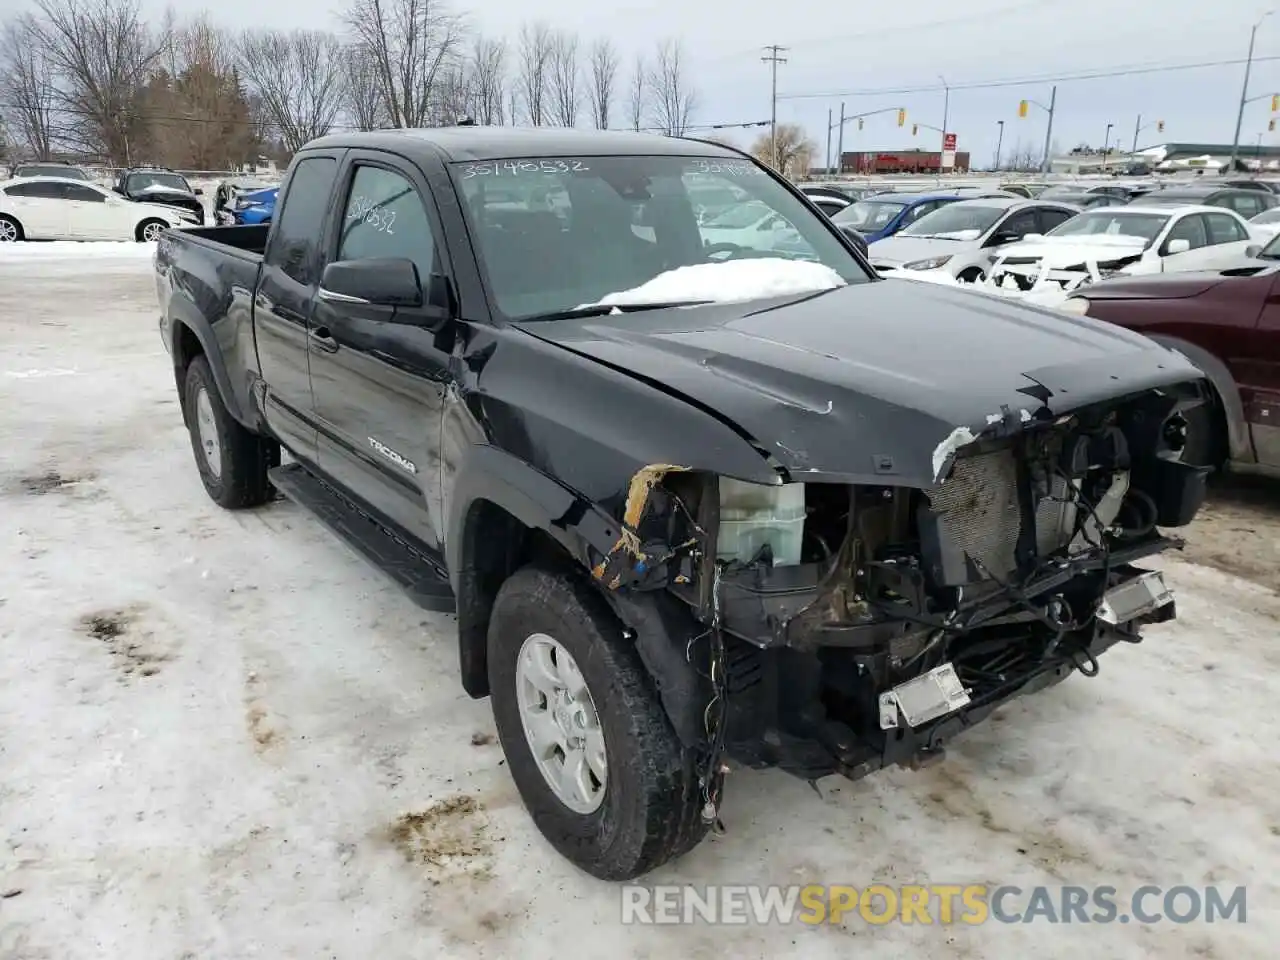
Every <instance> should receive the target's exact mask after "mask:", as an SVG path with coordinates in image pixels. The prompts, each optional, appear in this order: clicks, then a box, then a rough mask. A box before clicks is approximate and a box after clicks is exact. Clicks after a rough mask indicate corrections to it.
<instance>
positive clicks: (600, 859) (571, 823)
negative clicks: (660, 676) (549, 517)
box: [488, 566, 707, 880]
mask: <svg viewBox="0 0 1280 960" xmlns="http://www.w3.org/2000/svg"><path fill="white" fill-rule="evenodd" d="M488 645H489V658H488V659H489V689H490V697H491V698H492V701H493V715H494V720H495V721H496V723H497V727H498V736H499V739H500V740H501V741H502V748H503V751H504V752H505V753H506V756H507V764H508V767H509V769H510V770H511V776H512V778H513V779H514V780H515V783H516V788H517V789H518V790H519V791H520V797H521V799H522V800H523V801H524V805H525V807H526V808H527V809H528V811H529V813H530V815H531V816H532V817H533V821H534V823H535V824H536V825H537V827H538V829H539V830H540V831H542V834H543V836H545V837H546V838H547V840H548V841H550V843H551V845H552V846H553V847H555V848H556V850H558V851H559V852H560V853H561V854H562V855H563V856H564V857H566V858H567V859H569V860H570V861H572V862H573V863H575V864H576V865H577V866H579V867H581V868H582V869H583V870H585V871H586V872H587V873H589V874H591V875H593V876H596V877H599V878H601V879H603V880H630V879H632V878H634V877H638V876H640V875H641V874H644V873H647V872H648V871H650V870H652V869H654V868H655V867H657V866H658V865H660V864H662V863H665V862H666V861H667V860H670V859H672V858H673V857H677V856H679V855H681V854H683V853H685V852H686V851H688V850H690V849H692V848H693V847H694V846H695V845H696V844H697V843H698V841H700V840H701V839H702V838H703V836H705V834H706V832H707V824H706V823H704V822H703V820H702V817H701V807H702V804H701V800H700V793H699V789H698V778H697V774H696V772H695V771H694V766H693V763H692V759H691V757H690V755H689V753H688V751H686V750H684V749H683V748H682V746H681V744H680V742H679V740H678V739H677V738H676V735H675V731H674V730H673V729H672V727H671V723H670V721H669V720H668V719H667V716H666V714H665V713H664V712H663V709H662V706H661V704H660V703H659V701H658V697H657V695H656V693H655V691H654V689H653V684H652V682H651V680H650V678H649V676H648V674H647V673H646V671H645V669H644V666H643V664H642V663H641V662H640V658H639V655H638V654H637V652H636V649H635V646H634V644H633V642H632V641H631V640H630V639H628V637H627V636H626V635H625V633H624V630H623V627H622V624H620V623H619V622H618V620H617V618H616V617H614V615H613V613H612V611H610V610H609V608H608V606H607V605H606V604H605V603H604V601H603V599H602V598H601V597H599V596H598V595H597V594H596V593H595V592H594V591H593V590H592V588H591V587H590V586H589V585H588V584H586V583H583V582H581V581H580V580H578V579H577V578H576V577H575V576H573V574H572V573H571V572H568V571H556V570H552V569H549V568H545V567H541V566H529V567H525V568H523V569H521V570H519V571H517V572H516V573H515V574H513V575H512V576H511V577H510V578H509V579H508V580H507V581H506V582H505V583H503V585H502V587H501V589H500V590H499V591H498V596H497V599H496V600H495V602H494V607H493V615H492V617H491V619H490V622H489V637H488Z"/></svg>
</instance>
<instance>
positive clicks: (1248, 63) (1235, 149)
mask: <svg viewBox="0 0 1280 960" xmlns="http://www.w3.org/2000/svg"><path fill="white" fill-rule="evenodd" d="M1273 13H1275V11H1274V10H1268V11H1267V12H1266V13H1264V14H1263V15H1262V16H1260V17H1259V18H1258V22H1257V23H1255V24H1254V25H1253V29H1251V30H1250V31H1249V55H1248V57H1246V58H1245V61H1244V85H1243V86H1241V87H1240V109H1239V110H1237V111H1236V133H1235V136H1233V137H1232V138H1231V162H1230V163H1228V164H1227V173H1235V172H1236V155H1237V154H1238V153H1239V152H1240V124H1241V123H1243V122H1244V105H1245V104H1246V103H1248V97H1249V70H1250V68H1251V67H1252V66H1253V44H1254V41H1255V40H1257V39H1258V28H1259V27H1260V26H1262V21H1263V20H1265V19H1267V17H1269V16H1271V14H1273Z"/></svg>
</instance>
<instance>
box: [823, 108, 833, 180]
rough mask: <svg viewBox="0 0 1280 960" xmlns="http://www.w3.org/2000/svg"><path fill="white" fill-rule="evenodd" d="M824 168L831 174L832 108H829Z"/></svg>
mask: <svg viewBox="0 0 1280 960" xmlns="http://www.w3.org/2000/svg"><path fill="white" fill-rule="evenodd" d="M822 160H823V164H822V166H823V168H824V169H825V170H826V172H827V174H828V175H830V173H831V108H830V107H828V108H827V152H826V154H825V155H824V156H823V158H822Z"/></svg>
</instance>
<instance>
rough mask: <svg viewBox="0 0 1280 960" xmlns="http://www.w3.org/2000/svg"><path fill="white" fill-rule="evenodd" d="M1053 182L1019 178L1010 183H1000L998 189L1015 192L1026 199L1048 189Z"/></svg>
mask: <svg viewBox="0 0 1280 960" xmlns="http://www.w3.org/2000/svg"><path fill="white" fill-rule="evenodd" d="M1051 186H1053V184H1051V183H1045V182H1043V181H1040V180H1019V181H1013V182H1010V183H1002V184H1000V189H1001V190H1005V191H1007V192H1009V193H1016V194H1018V196H1020V197H1026V198H1027V199H1028V200H1030V199H1032V198H1034V197H1038V196H1040V194H1042V193H1044V192H1045V191H1046V190H1048V189H1049V188H1050V187H1051Z"/></svg>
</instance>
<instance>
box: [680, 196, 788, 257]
mask: <svg viewBox="0 0 1280 960" xmlns="http://www.w3.org/2000/svg"><path fill="white" fill-rule="evenodd" d="M698 232H699V233H701V234H702V241H703V244H704V245H705V246H706V247H707V248H708V251H709V252H713V253H714V252H718V251H720V250H723V251H732V250H761V251H765V252H770V251H775V250H786V249H789V248H791V247H793V246H795V245H796V244H797V243H800V242H801V241H800V234H799V232H798V231H797V230H796V228H795V227H793V226H791V224H789V223H787V221H785V220H783V219H782V217H780V216H778V214H776V213H774V212H773V210H771V209H769V207H767V206H765V205H764V204H763V203H760V202H758V201H754V200H753V201H750V202H748V203H739V204H737V205H735V206H732V207H730V208H729V209H728V210H725V211H723V212H722V213H720V214H718V215H716V216H714V217H711V218H710V219H708V220H706V221H704V222H703V223H701V224H699V225H698Z"/></svg>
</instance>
